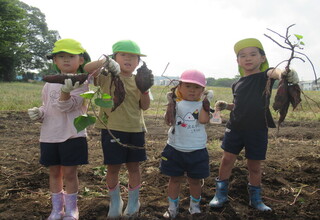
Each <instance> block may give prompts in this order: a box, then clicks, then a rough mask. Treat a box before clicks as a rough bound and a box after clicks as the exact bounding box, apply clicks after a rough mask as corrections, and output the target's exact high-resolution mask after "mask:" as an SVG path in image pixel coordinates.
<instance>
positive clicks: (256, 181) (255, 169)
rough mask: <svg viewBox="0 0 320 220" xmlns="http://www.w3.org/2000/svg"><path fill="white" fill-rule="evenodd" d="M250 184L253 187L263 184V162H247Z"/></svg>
mask: <svg viewBox="0 0 320 220" xmlns="http://www.w3.org/2000/svg"><path fill="white" fill-rule="evenodd" d="M247 166H248V171H249V183H250V184H251V185H253V186H260V184H261V160H249V159H248V160H247Z"/></svg>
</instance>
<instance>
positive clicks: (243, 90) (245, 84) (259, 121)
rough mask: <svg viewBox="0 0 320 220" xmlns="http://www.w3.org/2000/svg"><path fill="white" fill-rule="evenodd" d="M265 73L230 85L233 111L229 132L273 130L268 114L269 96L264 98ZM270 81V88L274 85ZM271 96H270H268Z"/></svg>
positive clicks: (272, 81)
mask: <svg viewBox="0 0 320 220" xmlns="http://www.w3.org/2000/svg"><path fill="white" fill-rule="evenodd" d="M267 81H268V76H267V71H265V72H260V73H256V74H252V75H249V76H245V77H241V78H240V79H239V80H238V81H237V82H235V83H234V84H233V85H232V93H233V103H234V109H233V110H232V111H231V113H230V120H229V121H228V123H227V128H229V129H231V130H233V129H234V130H256V129H264V128H267V127H270V128H275V127H276V126H275V123H274V121H273V118H272V116H271V113H270V109H269V103H270V96H269V95H268V96H266V94H265V88H266V84H267ZM274 81H275V80H274V79H271V83H270V93H271V88H272V85H273V83H274ZM270 95H271V94H270Z"/></svg>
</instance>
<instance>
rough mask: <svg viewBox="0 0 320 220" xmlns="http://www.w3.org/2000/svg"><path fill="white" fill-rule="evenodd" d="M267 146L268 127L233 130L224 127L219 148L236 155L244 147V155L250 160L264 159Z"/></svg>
mask: <svg viewBox="0 0 320 220" xmlns="http://www.w3.org/2000/svg"><path fill="white" fill-rule="evenodd" d="M267 147H268V129H262V130H251V131H234V130H230V129H228V128H227V129H226V132H225V134H224V138H223V142H222V146H221V148H222V149H223V150H225V151H226V152H229V153H232V154H236V155H238V154H239V153H240V152H241V150H242V149H243V148H245V156H246V158H247V159H250V160H265V159H266V154H267Z"/></svg>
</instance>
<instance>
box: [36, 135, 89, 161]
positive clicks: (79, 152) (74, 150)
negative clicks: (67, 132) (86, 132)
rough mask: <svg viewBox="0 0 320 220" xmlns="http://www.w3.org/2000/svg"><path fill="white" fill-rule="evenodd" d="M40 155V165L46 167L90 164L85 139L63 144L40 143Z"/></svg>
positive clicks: (81, 138) (80, 138)
mask: <svg viewBox="0 0 320 220" xmlns="http://www.w3.org/2000/svg"><path fill="white" fill-rule="evenodd" d="M40 153H41V156H40V164H42V165H44V166H55V165H61V166H76V165H83V164H88V143H87V139H86V138H85V137H79V138H73V139H68V140H66V141H65V142H61V143H45V142H40Z"/></svg>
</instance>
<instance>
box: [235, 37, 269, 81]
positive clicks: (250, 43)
mask: <svg viewBox="0 0 320 220" xmlns="http://www.w3.org/2000/svg"><path fill="white" fill-rule="evenodd" d="M247 47H257V48H259V49H261V50H263V51H264V49H263V46H262V44H261V42H260V41H259V40H257V39H255V38H246V39H243V40H240V41H238V42H237V43H236V44H235V45H234V52H235V53H236V55H237V56H238V54H239V52H240V50H242V49H244V48H247ZM238 68H239V73H240V75H241V76H243V75H244V71H243V69H242V68H241V67H240V66H239V67H238ZM268 68H269V63H268V60H267V57H266V60H265V61H264V62H263V63H262V64H261V65H260V70H261V71H266V70H267V69H268Z"/></svg>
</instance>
